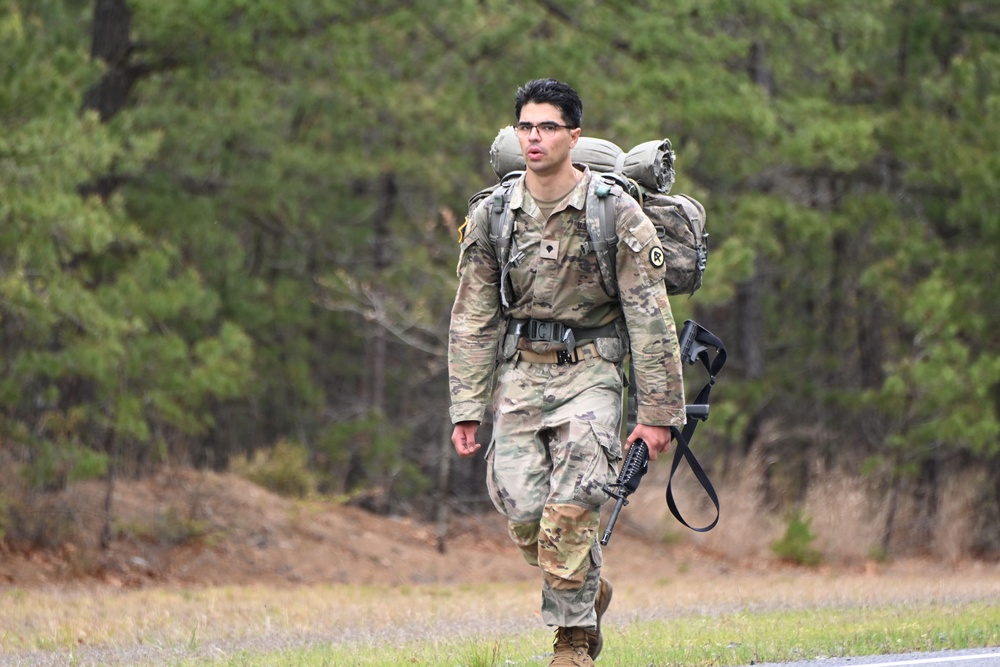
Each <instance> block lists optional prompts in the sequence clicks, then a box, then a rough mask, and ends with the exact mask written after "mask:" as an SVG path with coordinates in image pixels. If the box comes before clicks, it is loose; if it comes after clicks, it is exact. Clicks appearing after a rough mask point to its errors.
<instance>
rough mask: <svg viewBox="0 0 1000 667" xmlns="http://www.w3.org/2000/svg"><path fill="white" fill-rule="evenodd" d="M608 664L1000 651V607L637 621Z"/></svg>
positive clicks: (315, 661) (448, 650) (534, 648)
mask: <svg viewBox="0 0 1000 667" xmlns="http://www.w3.org/2000/svg"><path fill="white" fill-rule="evenodd" d="M605 635H606V640H605V650H604V653H603V654H602V655H601V658H600V660H599V661H598V665H601V666H607V667H613V666H617V667H637V666H656V667H669V666H674V665H678V666H679V665H749V664H752V663H761V662H778V661H787V660H811V659H816V658H823V657H841V656H860V655H878V654H886V653H905V652H911V651H937V650H945V649H964V648H983V647H993V646H1000V601H998V602H996V603H987V602H982V601H980V602H970V603H961V604H919V605H905V606H885V607H871V608H868V607H863V608H855V607H850V608H832V609H808V610H796V611H777V612H775V611H770V612H762V613H753V612H748V611H741V612H738V613H731V614H720V615H713V616H697V617H688V618H678V619H673V620H655V621H638V620H636V621H632V622H629V623H628V624H626V625H624V626H611V627H608V628H606V630H605ZM550 639H551V634H550V633H549V632H547V631H545V630H542V629H540V630H538V631H532V632H527V633H523V634H515V635H510V636H498V637H480V638H469V637H468V636H464V637H463V636H459V637H456V638H454V639H447V638H446V639H443V640H442V639H437V640H433V641H430V640H427V641H415V642H408V643H405V644H402V645H400V646H397V647H389V646H385V645H371V644H366V643H355V644H350V645H325V646H312V647H309V648H302V649H291V650H282V651H276V652H270V653H250V652H241V653H237V654H235V655H231V656H228V657H225V658H221V659H217V660H208V659H190V660H184V661H182V662H178V663H176V664H177V665H183V666H192V667H193V666H196V665H216V666H233V667H235V666H241V667H258V666H259V667H264V666H266V665H268V666H269V665H275V664H281V665H293V666H299V667H320V666H327V665H330V666H332V665H337V666H352V667H353V666H356V667H399V666H400V665H442V666H449V667H451V666H464V667H500V666H502V665H538V664H546V663H547V655H546V653H547V652H548V650H549V641H550Z"/></svg>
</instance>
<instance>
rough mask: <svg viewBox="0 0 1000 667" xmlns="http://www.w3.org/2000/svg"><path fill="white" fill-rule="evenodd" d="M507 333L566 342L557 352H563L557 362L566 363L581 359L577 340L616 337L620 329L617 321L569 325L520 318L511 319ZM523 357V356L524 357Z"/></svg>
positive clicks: (551, 341)
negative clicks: (591, 326)
mask: <svg viewBox="0 0 1000 667" xmlns="http://www.w3.org/2000/svg"><path fill="white" fill-rule="evenodd" d="M507 335H508V336H517V337H518V338H521V337H523V338H527V339H528V340H530V341H535V342H539V343H541V342H545V343H564V344H565V345H566V349H565V351H563V350H560V351H558V352H557V353H556V354H561V355H562V358H561V360H557V361H556V362H555V363H560V364H566V363H576V362H577V361H579V360H580V357H577V356H576V355H575V354H574V350H575V349H576V341H578V340H595V339H597V338H616V337H617V336H618V329H617V328H616V327H615V323H614V322H611V323H610V324H605V325H604V326H603V327H593V328H589V329H587V328H584V327H568V326H566V325H565V324H563V323H562V322H546V321H544V320H536V319H529V320H519V319H511V320H510V323H509V324H508V325H507ZM522 358H523V357H522ZM538 363H552V362H544V361H543V362H538Z"/></svg>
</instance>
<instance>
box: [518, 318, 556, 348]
mask: <svg viewBox="0 0 1000 667" xmlns="http://www.w3.org/2000/svg"><path fill="white" fill-rule="evenodd" d="M565 331H566V327H565V325H563V324H562V323H560V322H543V321H541V320H528V331H527V334H526V335H527V336H528V339H529V340H534V341H545V342H547V343H559V342H561V341H562V339H563V336H564V335H565Z"/></svg>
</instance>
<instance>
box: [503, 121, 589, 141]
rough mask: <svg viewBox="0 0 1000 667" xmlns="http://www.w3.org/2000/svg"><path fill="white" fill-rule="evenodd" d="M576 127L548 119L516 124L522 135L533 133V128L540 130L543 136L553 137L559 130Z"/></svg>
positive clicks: (539, 132)
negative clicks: (541, 121) (542, 121)
mask: <svg viewBox="0 0 1000 667" xmlns="http://www.w3.org/2000/svg"><path fill="white" fill-rule="evenodd" d="M572 129H574V128H572V127H570V126H569V125H560V124H559V123H553V122H551V121H546V122H544V123H537V124H536V123H518V124H517V125H515V126H514V131H515V132H517V133H518V134H519V135H521V136H522V137H527V136H530V135H531V131H532V130H538V135H539V136H541V137H551V136H553V135H554V134H555V133H556V131H558V130H572Z"/></svg>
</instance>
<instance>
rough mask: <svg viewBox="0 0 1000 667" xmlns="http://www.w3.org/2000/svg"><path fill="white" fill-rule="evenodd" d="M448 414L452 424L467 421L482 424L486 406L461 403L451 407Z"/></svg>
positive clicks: (472, 402)
mask: <svg viewBox="0 0 1000 667" xmlns="http://www.w3.org/2000/svg"><path fill="white" fill-rule="evenodd" d="M448 413H449V415H450V416H451V423H452V424H457V423H458V422H468V421H472V422H479V423H480V424H482V423H483V418H484V417H485V416H486V404H485V403H480V402H478V401H463V402H461V403H456V404H454V405H452V406H451V408H449V410H448Z"/></svg>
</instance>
